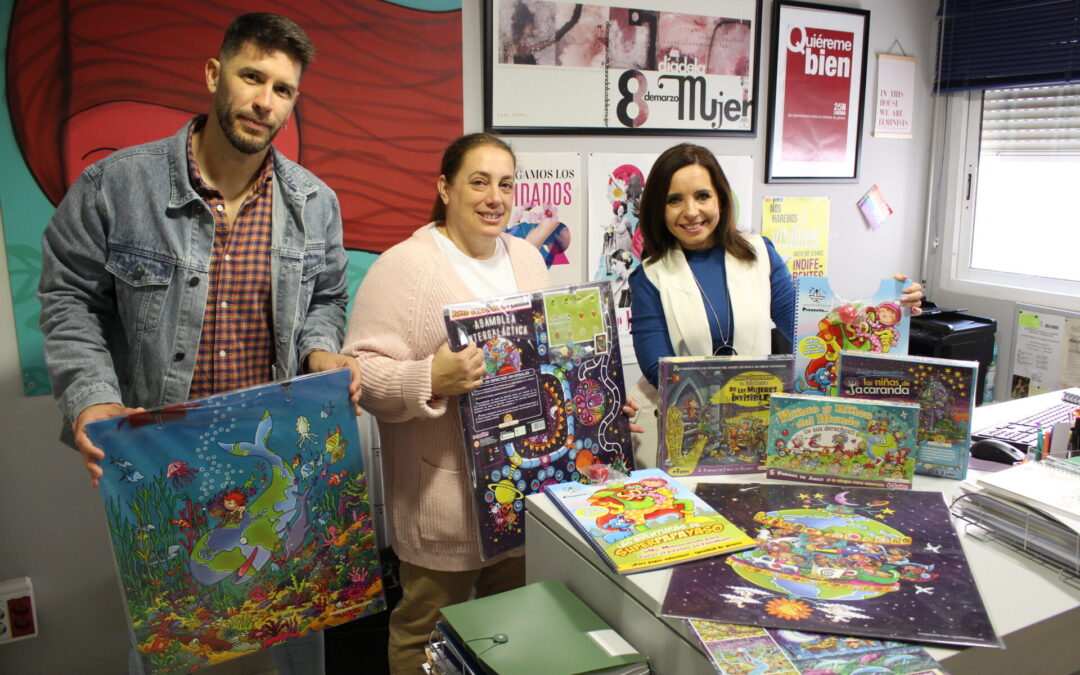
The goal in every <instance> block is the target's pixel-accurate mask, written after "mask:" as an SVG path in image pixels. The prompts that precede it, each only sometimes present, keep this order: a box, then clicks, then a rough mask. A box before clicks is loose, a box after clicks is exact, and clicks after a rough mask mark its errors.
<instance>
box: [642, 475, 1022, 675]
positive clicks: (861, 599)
mask: <svg viewBox="0 0 1080 675" xmlns="http://www.w3.org/2000/svg"><path fill="white" fill-rule="evenodd" d="M697 495H698V496H699V497H700V498H702V499H703V500H704V501H705V502H706V503H708V504H710V505H712V506H713V507H714V508H716V509H717V510H721V511H722V512H723V513H724V515H726V516H727V517H728V518H729V519H730V520H731V521H732V522H733V523H734V524H735V525H736V526H738V527H742V528H744V529H746V530H747V532H753V533H755V535H756V538H757V546H756V547H755V548H752V549H750V550H747V551H742V552H740V553H733V554H731V555H728V556H723V557H718V558H710V559H708V560H704V561H699V562H691V563H687V564H685V565H679V566H677V567H675V569H674V571H673V572H672V576H671V581H670V583H669V585H668V590H667V595H666V597H665V598H664V603H663V607H662V608H661V613H662V614H664V615H666V616H677V617H682V618H687V619H707V620H713V621H723V622H728V623H732V624H744V625H753V626H764V627H766V628H777V629H783V630H794V631H809V632H814V633H831V634H837V635H843V636H862V637H870V638H883V639H889V640H904V641H910V642H929V643H938V644H951V645H981V646H1001V642H1000V640H999V639H998V637H997V636H996V634H995V632H994V628H993V626H992V625H991V623H990V618H989V616H988V615H987V613H986V607H985V605H984V604H983V602H982V598H981V596H980V595H979V591H978V589H977V587H976V585H975V580H974V578H973V577H972V575H971V569H970V568H969V566H968V563H967V558H966V557H965V555H964V550H963V548H962V547H961V545H960V540H959V538H958V537H957V536H956V531H955V530H954V529H953V524H952V521H951V519H950V516H949V509H948V506H946V504H945V498H944V497H943V496H942V494H941V493H940V492H915V491H911V490H881V489H873V488H871V489H864V488H838V487H831V486H829V487H826V486H821V485H778V484H773V483H746V484H700V485H698V487H697ZM866 672H875V673H876V672H888V671H877V670H874V671H866Z"/></svg>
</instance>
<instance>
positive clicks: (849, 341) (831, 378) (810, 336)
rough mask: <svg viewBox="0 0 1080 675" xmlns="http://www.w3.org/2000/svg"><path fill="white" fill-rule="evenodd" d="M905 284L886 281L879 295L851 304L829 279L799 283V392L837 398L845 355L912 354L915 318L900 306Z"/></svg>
mask: <svg viewBox="0 0 1080 675" xmlns="http://www.w3.org/2000/svg"><path fill="white" fill-rule="evenodd" d="M903 288H904V282H902V281H897V280H896V279H882V280H881V284H880V285H879V286H878V289H877V292H875V293H874V294H873V295H872V296H870V297H869V298H866V299H862V300H845V299H844V298H841V297H840V296H839V295H837V294H836V292H835V291H833V288H832V286H831V285H830V284H829V278H828V277H824V276H800V277H796V279H795V333H794V335H795V339H794V349H795V392H796V393H799V394H818V395H824V396H836V395H837V392H838V387H837V380H836V368H837V360H838V359H839V358H840V351H841V350H843V351H850V350H853V351H859V352H876V353H882V354H886V353H887V354H901V355H903V354H907V352H908V334H909V333H910V326H911V316H910V312H909V310H907V309H904V308H903V307H902V306H901V305H900V294H901V293H900V292H901V290H902V289H903Z"/></svg>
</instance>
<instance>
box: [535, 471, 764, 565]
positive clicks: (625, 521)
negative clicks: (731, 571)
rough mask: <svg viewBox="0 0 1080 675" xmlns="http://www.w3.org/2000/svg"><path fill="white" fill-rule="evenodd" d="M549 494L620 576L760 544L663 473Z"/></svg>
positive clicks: (549, 488) (547, 489)
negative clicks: (755, 542)
mask: <svg viewBox="0 0 1080 675" xmlns="http://www.w3.org/2000/svg"><path fill="white" fill-rule="evenodd" d="M544 493H545V494H547V496H548V497H549V498H550V499H551V501H552V502H553V503H554V504H555V505H556V506H558V507H559V509H560V510H561V511H562V512H563V514H564V515H566V518H567V520H569V521H570V523H571V524H572V525H573V526H574V527H576V528H577V530H578V532H580V533H581V535H582V536H583V537H584V538H585V541H587V542H588V543H589V544H590V545H591V546H592V547H593V548H594V549H595V550H596V552H597V553H599V554H600V557H601V558H602V559H603V560H604V562H606V563H607V564H608V565H609V566H610V567H611V569H612V570H614V571H616V572H618V573H619V574H630V573H633V572H644V571H646V570H651V569H657V568H660V567H668V566H670V565H674V564H676V563H681V562H686V561H688V560H697V559H699V558H707V557H710V556H715V555H720V554H721V553H730V552H731V551H739V550H742V549H744V548H747V547H750V546H753V545H754V540H753V539H751V538H750V537H749V536H747V535H746V533H745V532H743V531H742V530H740V529H739V528H738V527H735V526H734V525H732V524H731V522H730V521H729V520H728V519H727V518H725V517H724V516H722V515H720V514H719V513H717V511H716V510H715V509H714V508H713V507H711V506H709V505H708V504H706V503H705V502H703V501H701V500H700V499H698V498H697V496H695V495H694V493H693V492H691V491H690V490H689V489H688V488H686V487H684V486H683V485H682V484H681V483H679V482H678V481H677V480H675V479H674V478H672V477H671V476H669V475H668V474H666V473H664V472H663V471H662V470H660V469H638V470H637V471H632V472H630V476H629V478H628V479H627V480H625V481H614V482H609V483H607V484H604V485H582V484H581V483H560V484H558V485H545V486H544Z"/></svg>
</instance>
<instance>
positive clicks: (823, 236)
mask: <svg viewBox="0 0 1080 675" xmlns="http://www.w3.org/2000/svg"><path fill="white" fill-rule="evenodd" d="M761 233H762V234H763V235H765V236H766V237H768V238H769V239H771V240H772V243H773V244H774V245H775V246H776V251H777V252H778V253H779V254H780V257H782V258H783V259H784V262H786V263H787V266H788V269H789V270H791V276H792V277H800V276H803V277H823V276H825V275H826V274H827V273H828V270H827V269H826V268H827V266H828V261H829V199H828V198H827V197H765V199H764V203H763V204H762V209H761Z"/></svg>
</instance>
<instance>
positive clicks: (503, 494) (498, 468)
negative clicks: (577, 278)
mask: <svg viewBox="0 0 1080 675" xmlns="http://www.w3.org/2000/svg"><path fill="white" fill-rule="evenodd" d="M443 313H444V318H445V320H446V328H447V332H448V333H449V336H450V347H451V348H452V349H460V348H461V347H464V346H465V345H467V344H469V343H470V342H472V343H474V344H476V345H477V346H478V347H480V348H481V349H483V351H484V368H485V373H484V382H483V384H482V385H481V386H480V387H479V388H478V389H475V390H473V391H471V392H469V393H468V394H464V395H462V396H460V397H458V406H459V409H460V413H461V427H462V431H463V433H464V441H465V447H466V450H467V453H468V463H469V470H470V473H471V478H472V486H471V491H472V493H473V496H474V501H475V504H476V513H477V517H478V519H479V528H480V540H481V543H482V545H483V551H482V553H483V556H484V557H485V558H490V557H492V556H495V555H498V554H499V553H502V552H504V551H509V550H510V549H513V548H516V547H518V546H521V545H523V544H524V543H525V497H526V496H528V495H531V494H536V493H538V492H540V491H541V490H542V489H543V487H544V486H546V485H552V484H555V483H562V482H565V481H576V480H588V479H587V478H586V470H587V469H588V467H590V466H591V465H593V464H606V465H608V466H609V467H611V468H613V469H615V470H618V471H622V472H626V471H628V470H630V469H633V468H634V464H633V461H634V460H633V451H632V449H631V447H630V424H629V421H628V418H627V417H626V415H625V414H623V410H622V408H623V405H624V404H625V401H626V390H625V385H624V378H623V368H622V360H621V358H620V353H619V342H618V339H617V336H616V332H615V312H614V308H613V307H612V302H611V289H610V285H609V284H607V283H606V282H592V283H587V284H580V285H571V286H560V287H555V288H550V289H547V290H544V291H537V292H535V293H525V294H521V295H513V296H504V297H499V298H488V299H485V300H476V301H473V302H463V303H458V304H453V305H448V306H447V307H446V308H445V309H444V310H443Z"/></svg>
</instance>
